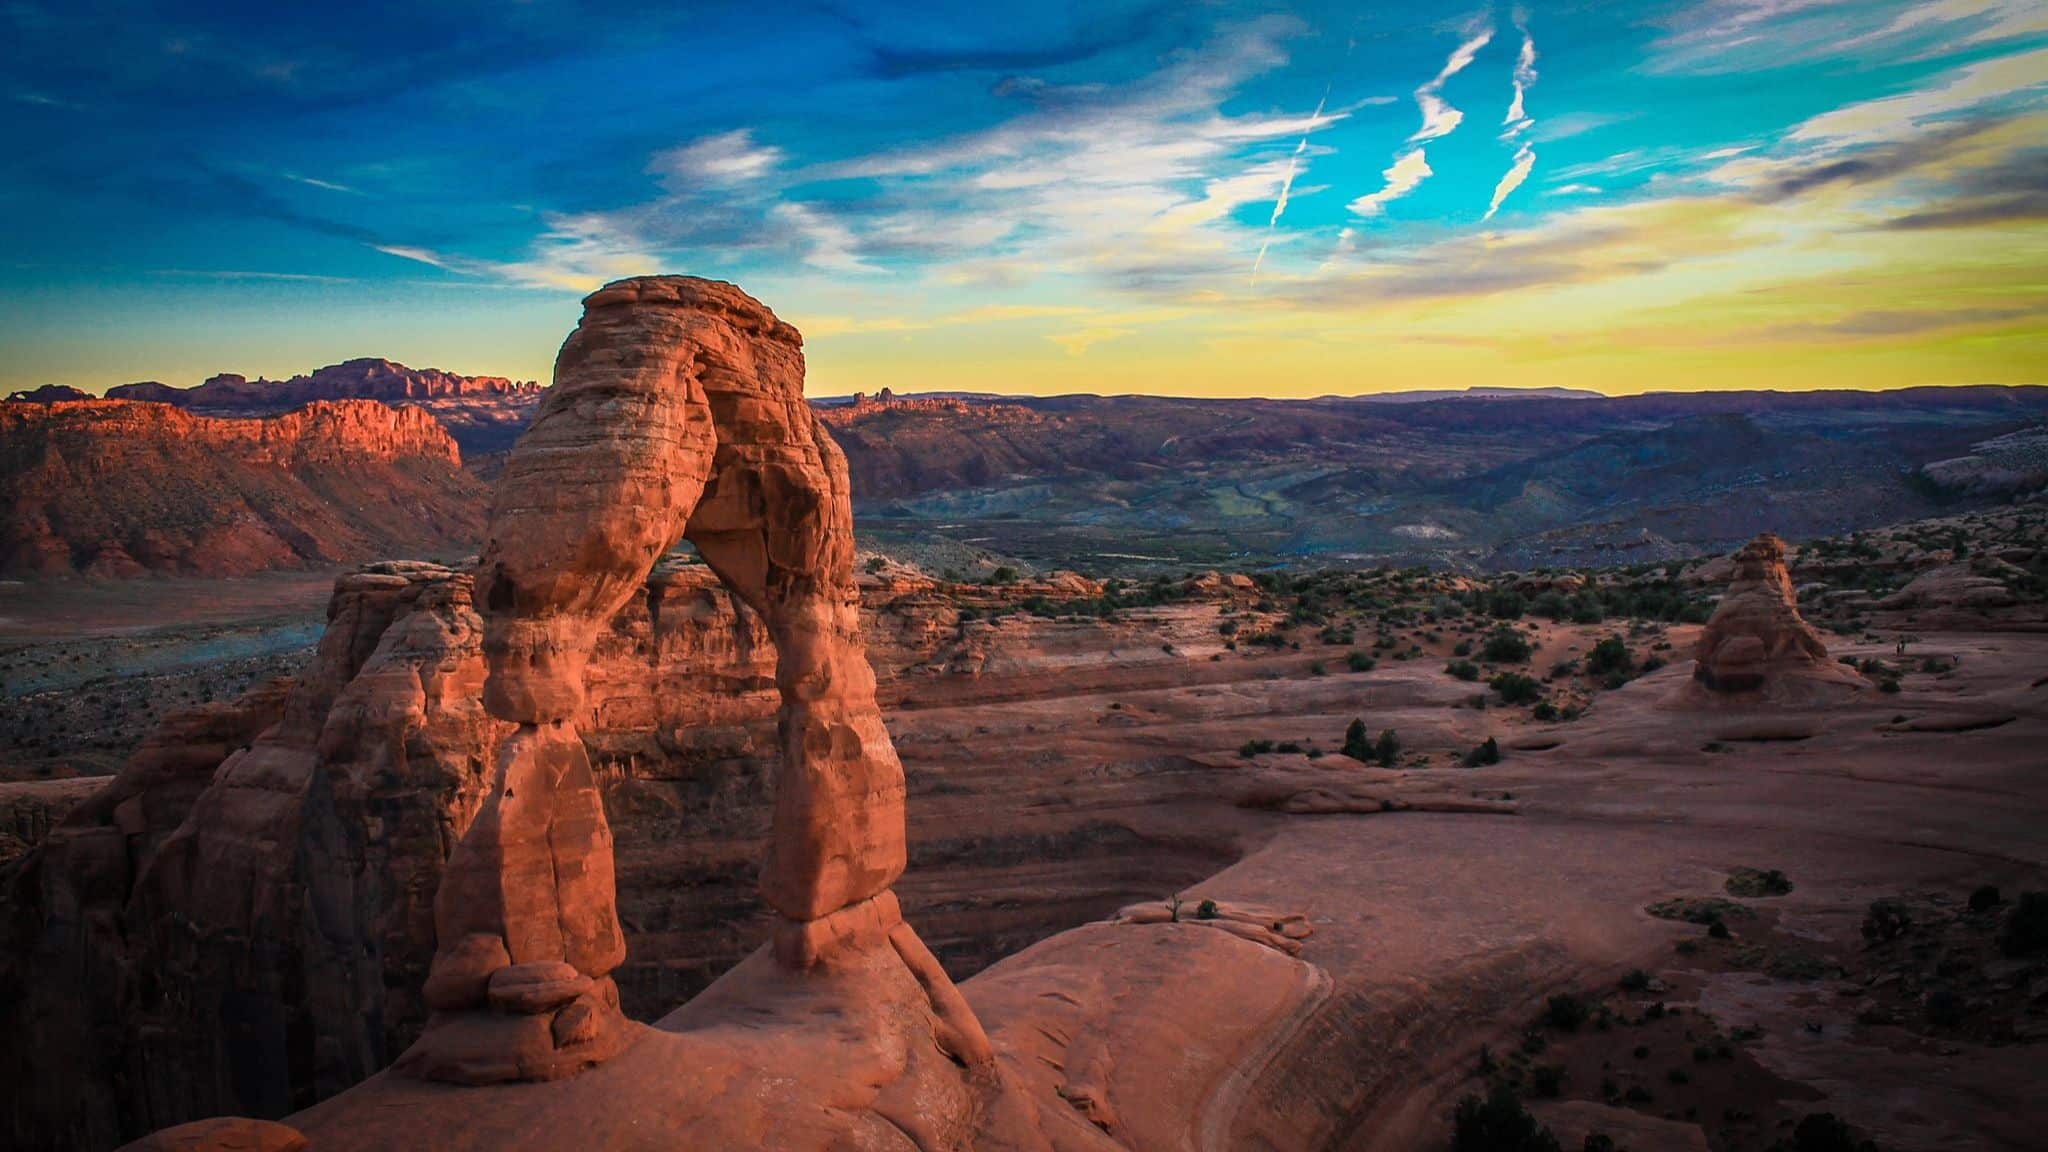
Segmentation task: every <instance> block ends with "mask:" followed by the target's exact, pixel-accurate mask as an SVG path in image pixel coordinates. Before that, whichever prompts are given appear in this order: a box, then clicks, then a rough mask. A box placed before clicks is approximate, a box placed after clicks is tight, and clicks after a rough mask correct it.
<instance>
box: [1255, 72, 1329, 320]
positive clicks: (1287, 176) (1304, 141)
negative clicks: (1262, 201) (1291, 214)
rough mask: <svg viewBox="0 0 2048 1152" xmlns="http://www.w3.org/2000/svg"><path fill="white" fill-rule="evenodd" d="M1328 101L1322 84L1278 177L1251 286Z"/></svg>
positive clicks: (1326, 88) (1326, 85) (1264, 258)
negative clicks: (1276, 192) (1320, 94)
mask: <svg viewBox="0 0 2048 1152" xmlns="http://www.w3.org/2000/svg"><path fill="white" fill-rule="evenodd" d="M1332 83H1334V81H1333V82H1332ZM1329 102H1330V85H1329V84H1325V85H1323V98H1322V99H1321V100H1318V101H1316V110H1315V111H1314V112H1311V113H1310V114H1309V117H1308V127H1307V128H1305V129H1303V130H1302V133H1301V142H1300V143H1298V144H1296V145H1295V146H1294V151H1293V152H1292V153H1290V154H1289V155H1288V157H1287V171H1286V172H1285V173H1284V174H1282V175H1281V177H1280V196H1279V198H1278V199H1276V200H1274V201H1273V217H1272V219H1270V220H1268V221H1266V238H1265V239H1264V240H1262V241H1260V243H1259V255H1258V258H1257V259H1256V260H1253V261H1252V284H1253V286H1257V284H1258V282H1259V265H1261V264H1264V263H1265V262H1266V247H1267V246H1268V245H1270V244H1272V243H1273V230H1274V229H1275V228H1278V227H1279V226H1280V214H1281V213H1282V212H1285V211H1287V194H1288V193H1289V192H1291V191H1293V190H1294V173H1295V171H1296V170H1297V168H1298V167H1299V166H1300V164H1301V154H1302V153H1304V152H1306V151H1308V137H1309V133H1311V132H1314V131H1315V130H1316V126H1317V125H1318V124H1320V123H1321V122H1322V119H1323V105H1325V104H1328V103H1329Z"/></svg>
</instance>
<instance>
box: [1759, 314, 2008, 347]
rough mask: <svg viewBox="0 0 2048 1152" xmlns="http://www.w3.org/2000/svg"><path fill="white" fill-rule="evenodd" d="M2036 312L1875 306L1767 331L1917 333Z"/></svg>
mask: <svg viewBox="0 0 2048 1152" xmlns="http://www.w3.org/2000/svg"><path fill="white" fill-rule="evenodd" d="M2033 315H2035V311H2034V310H2033V309H2031V308H1955V309H1946V310H1940V311H1907V310H1904V309H1889V308H1883V309H1872V310H1870V311H1865V312H1853V313H1850V314H1849V315H1847V316H1843V317H1840V318H1838V319H1835V320H1825V321H1815V322H1810V323H1801V324H1783V325H1779V326H1777V327H1775V328H1772V329H1770V330H1768V331H1767V332H1765V333H1763V335H1765V336H1772V337H1790V338H1795V339H1796V338H1801V337H1814V336H1823V337H1825V336H1850V337H1856V338H1870V337H1877V338H1884V337H1890V336H1914V335H1919V334H1922V333H1927V332H1940V331H1945V330H1947V329H1951V328H1976V327H1982V326H1984V325H1989V324H2003V323H2007V322H2009V321H2013V320H2024V319H2027V318H2028V317H2031V316H2033Z"/></svg>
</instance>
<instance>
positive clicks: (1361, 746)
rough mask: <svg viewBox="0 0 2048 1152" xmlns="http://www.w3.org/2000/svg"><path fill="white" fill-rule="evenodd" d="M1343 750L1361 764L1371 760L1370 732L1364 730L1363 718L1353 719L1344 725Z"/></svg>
mask: <svg viewBox="0 0 2048 1152" xmlns="http://www.w3.org/2000/svg"><path fill="white" fill-rule="evenodd" d="M1343 752H1344V754H1345V755H1346V756H1349V757H1351V758H1352V759H1353V760H1356V761H1358V762H1359V763H1361V764H1368V763H1371V762H1372V758H1373V749H1372V733H1370V732H1368V731H1366V728H1365V720H1364V719H1363V718H1360V719H1355V720H1353V721H1352V722H1351V723H1350V724H1349V725H1348V726H1346V727H1345V729H1344V748H1343Z"/></svg>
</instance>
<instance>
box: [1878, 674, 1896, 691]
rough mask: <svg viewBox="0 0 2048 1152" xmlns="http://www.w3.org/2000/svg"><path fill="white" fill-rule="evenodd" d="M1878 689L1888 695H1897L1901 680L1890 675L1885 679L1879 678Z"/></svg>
mask: <svg viewBox="0 0 2048 1152" xmlns="http://www.w3.org/2000/svg"><path fill="white" fill-rule="evenodd" d="M1877 690H1878V691H1879V692H1882V693H1884V694H1885V695H1887V696H1893V695H1897V694H1898V691H1899V682H1898V681H1897V680H1893V679H1891V678H1890V677H1886V678H1885V679H1883V680H1879V681H1878V682H1877Z"/></svg>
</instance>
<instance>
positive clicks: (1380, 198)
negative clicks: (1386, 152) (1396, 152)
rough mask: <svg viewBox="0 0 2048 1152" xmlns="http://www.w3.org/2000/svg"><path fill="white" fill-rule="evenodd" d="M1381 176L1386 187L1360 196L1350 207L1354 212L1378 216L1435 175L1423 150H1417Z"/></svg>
mask: <svg viewBox="0 0 2048 1152" xmlns="http://www.w3.org/2000/svg"><path fill="white" fill-rule="evenodd" d="M1380 175H1381V176H1382V177H1383V178H1385V180H1386V185H1385V186H1384V187H1382V188H1381V189H1380V190H1379V191H1377V192H1374V193H1372V194H1371V195H1369V196H1360V197H1359V198H1358V199H1356V200H1353V201H1352V202H1351V205H1350V207H1351V210H1352V211H1353V212H1356V213H1357V214H1359V215H1360V216H1377V215H1379V214H1380V213H1381V212H1384V211H1386V207H1387V205H1389V204H1391V203H1393V202H1394V201H1396V200H1399V199H1400V198H1401V197H1403V196H1406V195H1407V194H1409V193H1410V192H1413V191H1415V186H1416V185H1417V184H1420V183H1422V181H1423V179H1424V177H1427V176H1430V175H1433V173H1432V172H1431V171H1430V168H1429V159H1428V158H1427V157H1426V156H1424V155H1423V150H1422V149H1420V148H1417V149H1415V150H1414V151H1412V152H1403V153H1402V154H1401V155H1400V157H1399V158H1397V159H1396V160H1395V161H1394V163H1393V165H1392V166H1390V167H1389V168H1387V170H1386V171H1384V172H1381V173H1380Z"/></svg>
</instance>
